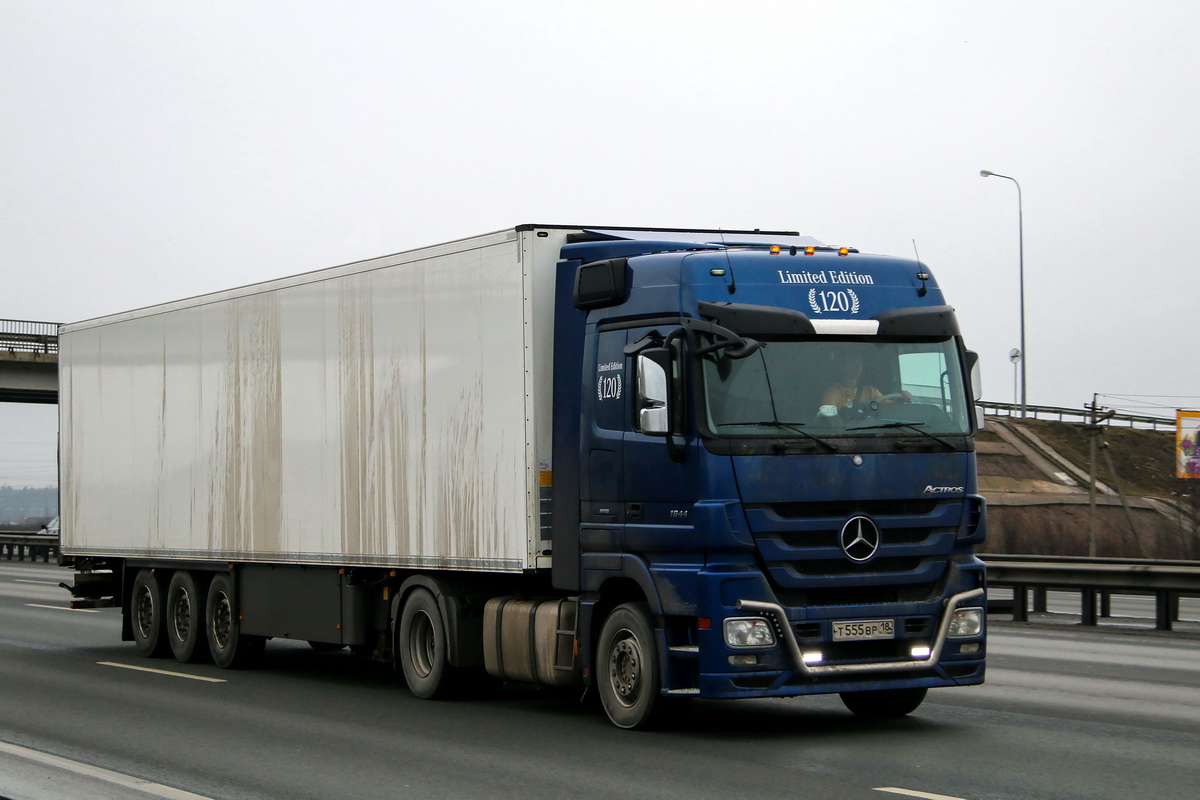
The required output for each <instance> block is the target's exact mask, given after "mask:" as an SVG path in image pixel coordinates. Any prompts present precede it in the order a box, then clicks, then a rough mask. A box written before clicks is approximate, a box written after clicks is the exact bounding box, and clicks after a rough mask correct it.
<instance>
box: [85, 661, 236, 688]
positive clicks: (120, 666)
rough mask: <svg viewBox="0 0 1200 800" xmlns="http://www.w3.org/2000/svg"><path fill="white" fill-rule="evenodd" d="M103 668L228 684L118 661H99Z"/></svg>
mask: <svg viewBox="0 0 1200 800" xmlns="http://www.w3.org/2000/svg"><path fill="white" fill-rule="evenodd" d="M96 663H97V664H99V665H100V666H102V667H117V668H118V669H132V670H136V671H137V672H153V673H154V674H155V675H170V676H171V677H172V678H187V679H188V680H193V681H204V682H206V683H228V681H227V680H225V679H224V678H207V677H205V676H203V675H188V674H187V673H186V672H170V671H168V670H165V669H152V668H151V667H135V666H134V665H133V664H118V663H117V662H116V661H97V662H96Z"/></svg>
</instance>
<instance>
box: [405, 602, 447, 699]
mask: <svg viewBox="0 0 1200 800" xmlns="http://www.w3.org/2000/svg"><path fill="white" fill-rule="evenodd" d="M396 653H397V654H398V657H399V659H400V668H401V670H402V671H403V672H404V680H405V682H406V683H407V684H408V688H409V690H410V691H412V693H413V694H414V695H416V696H417V697H420V698H421V699H422V700H434V699H437V698H439V697H444V696H445V695H446V694H447V693H448V692H449V689H450V683H451V677H452V675H451V672H452V667H451V666H450V662H449V659H448V658H447V656H446V624H445V622H444V621H443V620H442V612H441V610H440V609H439V608H438V604H437V600H435V599H434V597H433V594H432V593H430V591H429V590H428V589H424V588H420V587H418V588H416V589H413V590H412V592H411V593H410V594H409V595H408V597H407V598H406V599H405V601H404V610H403V611H401V612H400V630H399V631H398V633H397V636H396Z"/></svg>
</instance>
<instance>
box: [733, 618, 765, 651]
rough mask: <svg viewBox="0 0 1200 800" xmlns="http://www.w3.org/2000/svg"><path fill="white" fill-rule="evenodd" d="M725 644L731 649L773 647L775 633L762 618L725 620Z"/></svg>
mask: <svg viewBox="0 0 1200 800" xmlns="http://www.w3.org/2000/svg"><path fill="white" fill-rule="evenodd" d="M725 644H727V645H729V646H730V647H773V646H774V645H775V631H774V630H773V629H772V628H771V624H770V623H769V622H767V621H766V620H765V619H763V618H762V617H738V618H735V619H727V620H725Z"/></svg>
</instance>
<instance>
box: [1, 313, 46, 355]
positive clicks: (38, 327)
mask: <svg viewBox="0 0 1200 800" xmlns="http://www.w3.org/2000/svg"><path fill="white" fill-rule="evenodd" d="M0 350H8V351H9V352H11V353H57V352H58V323H57V322H32V321H29V320H23V319H0Z"/></svg>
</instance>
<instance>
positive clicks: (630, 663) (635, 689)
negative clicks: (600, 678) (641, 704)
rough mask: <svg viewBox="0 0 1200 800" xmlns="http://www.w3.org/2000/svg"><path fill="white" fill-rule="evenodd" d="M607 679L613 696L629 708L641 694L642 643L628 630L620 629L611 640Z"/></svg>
mask: <svg viewBox="0 0 1200 800" xmlns="http://www.w3.org/2000/svg"><path fill="white" fill-rule="evenodd" d="M608 679H609V683H610V685H611V686H612V689H613V696H614V697H615V698H616V699H617V702H618V703H620V704H621V705H622V706H624V707H626V708H629V707H630V706H632V705H633V704H634V703H636V702H637V701H638V698H639V697H640V696H641V693H642V643H641V642H640V641H638V638H637V636H636V635H635V634H634V633H633V631H631V630H629V629H628V628H622V629H621V630H620V631H619V632H618V633H617V635H616V638H615V639H614V640H613V643H612V648H611V649H610V650H609V655H608Z"/></svg>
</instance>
